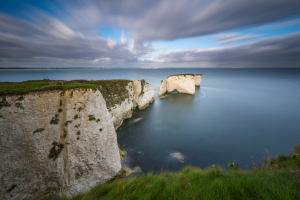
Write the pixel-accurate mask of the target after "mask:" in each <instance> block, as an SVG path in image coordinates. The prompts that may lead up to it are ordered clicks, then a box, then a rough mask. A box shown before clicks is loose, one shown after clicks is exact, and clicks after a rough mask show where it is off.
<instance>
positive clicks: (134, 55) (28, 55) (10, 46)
mask: <svg viewBox="0 0 300 200" xmlns="http://www.w3.org/2000/svg"><path fill="white" fill-rule="evenodd" d="M34 16H35V18H34V19H33V20H24V19H20V18H16V17H12V16H9V15H5V14H1V13H0V59H1V61H16V62H18V61H22V62H24V60H26V59H27V60H31V61H35V60H36V59H35V58H38V57H48V58H53V59H55V58H56V59H66V60H67V59H70V60H74V59H76V60H80V59H83V60H84V61H86V62H90V61H93V62H94V63H97V62H96V61H97V59H100V60H102V61H106V62H108V61H109V62H118V63H119V62H137V61H138V57H139V56H141V55H143V54H146V53H149V52H151V51H153V50H154V48H153V46H152V45H151V44H150V45H143V44H142V43H141V44H139V43H137V44H132V45H131V46H130V49H129V47H128V45H127V40H126V38H125V36H124V35H122V38H121V43H117V42H115V41H113V40H111V39H104V38H102V37H100V36H98V35H97V34H92V32H90V33H89V34H85V35H84V34H83V33H82V32H81V31H80V29H77V30H76V27H72V23H70V25H69V24H67V23H66V22H63V21H61V20H59V19H57V18H54V17H51V16H46V15H44V14H42V15H39V14H38V13H34ZM40 19H42V20H40ZM95 29H96V27H95ZM95 32H96V31H95ZM107 58H109V60H107Z"/></svg>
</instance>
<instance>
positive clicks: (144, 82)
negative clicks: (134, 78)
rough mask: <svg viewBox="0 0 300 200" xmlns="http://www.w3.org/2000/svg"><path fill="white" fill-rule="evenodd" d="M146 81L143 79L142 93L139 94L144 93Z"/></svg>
mask: <svg viewBox="0 0 300 200" xmlns="http://www.w3.org/2000/svg"><path fill="white" fill-rule="evenodd" d="M145 84H146V81H145V80H144V79H142V80H141V87H142V88H141V93H140V95H139V96H142V95H143V94H144V87H145Z"/></svg>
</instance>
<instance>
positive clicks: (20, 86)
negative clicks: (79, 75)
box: [0, 80, 97, 96]
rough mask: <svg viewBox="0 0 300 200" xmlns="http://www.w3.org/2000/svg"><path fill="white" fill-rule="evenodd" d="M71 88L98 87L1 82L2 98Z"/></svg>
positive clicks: (80, 83)
mask: <svg viewBox="0 0 300 200" xmlns="http://www.w3.org/2000/svg"><path fill="white" fill-rule="evenodd" d="M71 88H92V89H96V88H97V86H96V85H94V84H90V83H89V82H88V81H83V80H75V81H53V80H51V81H24V82H16V83H13V82H0V96H5V95H22V94H28V93H30V92H39V91H51V90H67V89H71Z"/></svg>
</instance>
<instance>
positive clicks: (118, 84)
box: [0, 80, 131, 108]
mask: <svg viewBox="0 0 300 200" xmlns="http://www.w3.org/2000/svg"><path fill="white" fill-rule="evenodd" d="M129 82H131V81H129V80H97V81H86V80H72V81H54V80H40V81H39V80H37V81H24V82H0V97H1V96H6V95H24V94H28V93H30V92H43V91H51V90H62V91H63V90H67V89H71V88H91V89H93V90H96V89H99V90H100V91H101V93H102V95H103V97H104V99H105V100H106V104H107V108H111V107H113V106H114V105H116V104H120V103H121V102H122V101H124V100H125V99H126V98H128V97H129V96H128V95H129V94H128V91H127V90H126V86H127V85H128V83H129Z"/></svg>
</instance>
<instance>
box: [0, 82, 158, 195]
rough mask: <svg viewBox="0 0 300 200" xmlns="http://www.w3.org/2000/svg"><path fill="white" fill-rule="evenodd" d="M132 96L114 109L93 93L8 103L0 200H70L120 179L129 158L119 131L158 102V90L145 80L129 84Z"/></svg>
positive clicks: (1, 124) (0, 126) (1, 129)
mask: <svg viewBox="0 0 300 200" xmlns="http://www.w3.org/2000/svg"><path fill="white" fill-rule="evenodd" d="M126 84H127V83H126ZM99 87H102V86H99ZM126 90H127V91H128V95H127V94H126V96H129V98H127V99H123V98H124V95H123V96H121V100H122V101H120V102H121V103H119V104H116V105H111V106H112V107H111V108H109V109H108V108H107V102H106V101H105V99H104V98H103V95H102V94H101V92H100V91H99V90H92V89H69V90H65V91H56V90H53V91H43V92H32V93H29V94H25V95H22V98H21V97H20V96H5V97H3V98H2V101H1V102H2V104H1V102H0V104H1V105H0V106H1V107H0V109H1V117H0V133H1V134H0V160H1V162H0V174H1V184H0V199H34V198H37V197H39V198H40V197H43V196H45V195H58V196H62V195H65V196H68V197H70V196H72V195H75V194H78V193H80V192H86V191H88V190H89V189H91V188H92V187H94V186H95V185H97V184H98V183H100V182H104V181H106V180H109V179H112V178H114V177H115V176H116V175H118V174H119V172H120V170H121V158H123V157H124V156H123V155H124V152H123V151H121V150H119V148H118V144H117V135H116V131H115V129H116V128H117V127H118V126H120V125H121V124H122V121H123V120H124V119H126V118H129V117H131V115H132V110H133V109H134V108H135V107H136V106H137V107H138V108H139V109H144V108H145V107H146V106H147V105H148V104H149V103H151V102H152V101H153V100H154V88H153V87H152V85H150V84H149V83H146V82H145V81H144V80H141V81H134V82H129V83H128V85H127V86H126ZM106 95H110V94H106ZM116 98H119V97H118V96H117V97H116ZM3 99H4V100H5V101H4V100H3ZM17 99H18V104H16V103H15V101H16V100H17ZM19 104H20V105H22V108H20V106H19V107H18V105H19ZM2 133H5V134H2ZM125 171H126V172H125V174H126V175H129V174H130V173H132V171H131V170H126V169H125ZM7 191H9V192H7Z"/></svg>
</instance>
